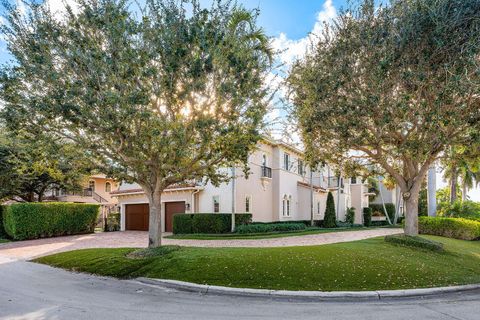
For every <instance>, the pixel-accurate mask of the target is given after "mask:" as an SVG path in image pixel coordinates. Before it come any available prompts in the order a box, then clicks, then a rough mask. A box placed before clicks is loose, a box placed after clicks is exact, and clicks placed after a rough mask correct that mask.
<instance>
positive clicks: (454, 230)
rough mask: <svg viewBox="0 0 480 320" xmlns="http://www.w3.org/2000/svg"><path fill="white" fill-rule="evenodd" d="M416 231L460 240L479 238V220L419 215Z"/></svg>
mask: <svg viewBox="0 0 480 320" xmlns="http://www.w3.org/2000/svg"><path fill="white" fill-rule="evenodd" d="M418 232H419V233H422V234H432V235H437V236H443V237H448V238H454V239H461V240H476V239H479V238H480V222H478V221H474V220H469V219H463V218H441V217H419V218H418Z"/></svg>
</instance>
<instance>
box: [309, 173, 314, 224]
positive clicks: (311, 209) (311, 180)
mask: <svg viewBox="0 0 480 320" xmlns="http://www.w3.org/2000/svg"><path fill="white" fill-rule="evenodd" d="M310 225H311V226H312V227H313V169H312V167H310Z"/></svg>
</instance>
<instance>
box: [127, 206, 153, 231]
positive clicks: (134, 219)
mask: <svg viewBox="0 0 480 320" xmlns="http://www.w3.org/2000/svg"><path fill="white" fill-rule="evenodd" d="M125 229H127V230H141V231H148V204H127V205H125Z"/></svg>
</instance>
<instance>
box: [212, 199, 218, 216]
mask: <svg viewBox="0 0 480 320" xmlns="http://www.w3.org/2000/svg"><path fill="white" fill-rule="evenodd" d="M215 200H217V203H218V210H216V209H215ZM212 207H213V210H212V211H213V213H220V196H219V195H215V196H212Z"/></svg>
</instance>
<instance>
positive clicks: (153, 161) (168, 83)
mask: <svg viewBox="0 0 480 320" xmlns="http://www.w3.org/2000/svg"><path fill="white" fill-rule="evenodd" d="M135 3H136V2H135ZM135 3H129V2H127V1H125V0H78V2H77V3H76V5H75V6H74V7H73V8H72V7H68V6H67V9H66V10H65V12H64V14H63V15H62V16H61V17H58V16H54V15H52V13H51V12H50V10H48V7H46V6H45V5H36V4H35V3H34V2H32V3H31V4H30V9H29V14H28V15H22V13H21V12H20V11H18V10H16V9H15V8H14V7H8V6H7V9H8V15H7V24H6V25H5V26H4V27H3V36H4V38H5V39H6V41H7V45H8V50H9V51H10V53H11V54H12V56H13V57H14V63H13V64H12V66H11V67H10V68H5V69H4V70H3V73H4V75H3V78H4V80H3V85H2V96H3V99H4V101H5V102H6V103H5V105H6V108H7V112H6V116H7V117H9V121H10V122H11V123H22V124H24V125H25V126H28V127H30V126H33V127H42V128H43V129H44V130H47V131H49V132H55V133H56V134H58V135H60V136H63V137H65V138H66V139H69V140H71V141H74V142H75V143H76V144H77V145H78V146H79V147H81V148H83V149H85V150H89V151H90V152H91V153H92V154H93V155H94V159H95V161H96V164H97V166H98V167H99V168H100V169H101V170H102V171H103V172H104V173H106V174H109V175H112V176H113V177H115V178H117V179H122V180H126V181H134V182H137V183H138V184H139V185H140V186H141V187H142V188H143V190H144V191H145V194H146V196H147V198H148V202H149V205H150V213H149V246H159V245H160V244H161V229H162V228H161V216H162V205H161V197H162V192H163V191H164V190H165V189H166V188H168V187H169V186H172V185H176V184H181V183H184V182H186V181H193V180H195V181H198V180H205V179H208V180H210V181H211V182H213V183H214V184H217V183H220V182H222V181H225V180H227V179H228V178H229V177H228V176H227V174H226V171H225V170H219V168H222V167H230V166H244V168H245V170H246V161H247V157H248V154H249V153H250V152H251V151H252V149H253V148H254V147H255V145H256V142H257V141H258V139H259V138H260V135H259V129H260V127H261V126H262V119H263V116H264V114H265V112H266V107H267V104H268V102H269V97H270V92H269V90H268V89H267V88H266V86H265V79H266V76H267V75H268V72H269V68H270V66H271V59H272V50H271V48H270V43H269V40H268V38H267V37H266V36H265V35H264V33H263V31H262V30H261V29H260V28H258V27H257V25H256V17H257V14H258V12H257V11H247V10H245V9H242V8H241V7H238V6H237V5H235V4H233V3H232V2H231V1H215V2H214V4H213V5H212V6H211V7H210V8H203V7H201V6H200V3H199V1H197V0H147V1H146V4H145V5H141V4H137V5H136V6H135V5H134V4H135Z"/></svg>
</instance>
